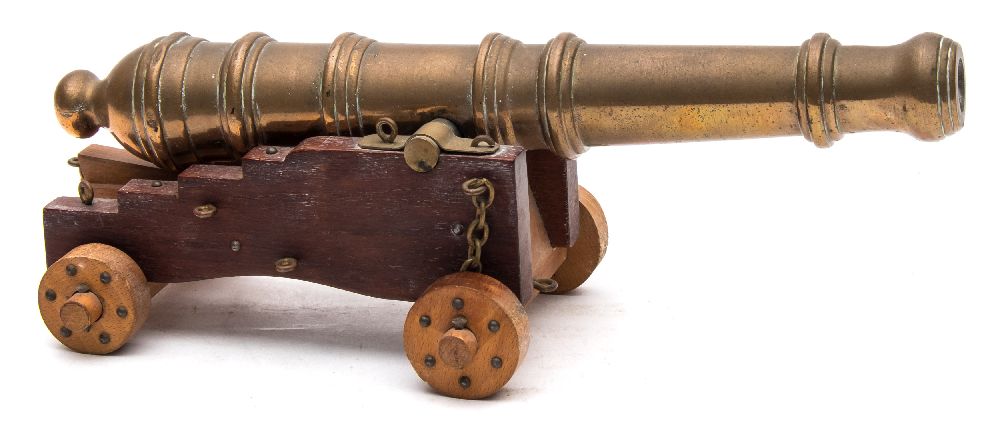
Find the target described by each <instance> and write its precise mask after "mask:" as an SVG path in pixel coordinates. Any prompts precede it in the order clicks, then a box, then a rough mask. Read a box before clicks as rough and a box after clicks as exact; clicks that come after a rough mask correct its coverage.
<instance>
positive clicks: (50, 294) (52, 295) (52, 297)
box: [45, 289, 56, 301]
mask: <svg viewBox="0 0 1000 443" xmlns="http://www.w3.org/2000/svg"><path fill="white" fill-rule="evenodd" d="M45 299H46V300H48V301H56V291H53V290H51V289H46V290H45Z"/></svg>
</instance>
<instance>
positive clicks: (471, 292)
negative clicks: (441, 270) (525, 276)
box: [403, 272, 529, 399]
mask: <svg viewBox="0 0 1000 443" xmlns="http://www.w3.org/2000/svg"><path fill="white" fill-rule="evenodd" d="M456 298H459V299H461V300H462V303H461V308H460V309H458V308H456V305H455V304H454V303H453V301H454V300H455V299H456ZM457 316H463V317H465V318H466V319H467V320H468V323H467V325H466V329H465V330H467V331H468V332H470V333H472V334H474V335H475V337H476V349H475V351H474V354H473V355H472V356H471V357H469V358H468V359H466V360H465V361H464V362H463V364H462V365H461V367H457V366H458V365H455V364H448V363H447V360H448V359H450V358H452V357H451V356H442V355H441V354H440V353H439V352H440V347H441V346H440V344H441V341H442V339H445V340H448V339H449V337H452V336H453V335H454V334H452V331H454V329H453V327H452V323H451V320H452V319H453V318H455V317H457ZM422 317H425V318H426V319H427V320H429V322H423V323H422V322H421V318H422ZM491 321H493V322H496V324H495V326H496V327H495V328H493V329H491V328H490V322H491ZM528 342H529V330H528V316H527V314H526V313H525V311H524V308H523V307H522V305H521V304H520V303H519V302H518V301H517V298H516V297H515V296H514V294H513V293H512V292H511V291H510V289H508V288H507V287H506V286H504V285H503V283H500V282H499V281H497V280H496V279H494V278H491V277H489V276H486V275H482V274H476V273H471V272H460V273H455V274H450V275H446V276H444V277H441V278H440V279H438V280H437V281H436V282H434V284H433V285H431V286H430V287H429V288H427V291H426V292H425V293H424V295H423V296H422V297H421V298H420V299H419V300H417V302H416V303H414V304H413V307H412V308H410V312H409V313H408V314H407V316H406V323H404V325H403V346H404V348H405V350H406V357H407V359H409V361H410V364H411V365H412V366H413V369H414V370H415V371H416V372H417V375H419V376H420V378H421V379H422V380H424V381H426V382H427V383H428V384H430V385H431V387H433V388H434V389H435V390H437V391H438V392H440V393H442V394H445V395H448V396H451V397H457V398H465V399H479V398H485V397H489V396H491V395H493V394H494V393H496V392H497V391H499V390H500V388H502V387H503V386H504V385H505V384H507V382H508V381H509V380H510V378H511V377H512V376H513V375H514V371H515V370H516V369H517V366H518V364H519V363H520V362H521V361H522V360H523V359H524V355H525V353H526V352H527V351H528ZM451 363H454V362H451Z"/></svg>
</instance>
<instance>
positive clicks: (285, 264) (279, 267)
mask: <svg viewBox="0 0 1000 443" xmlns="http://www.w3.org/2000/svg"><path fill="white" fill-rule="evenodd" d="M298 265H299V261H298V260H296V259H294V258H292V257H283V258H279V259H278V261H276V262H274V270H275V271H278V272H280V273H282V274H284V273H286V272H292V271H294V270H295V268H296V267H297V266H298Z"/></svg>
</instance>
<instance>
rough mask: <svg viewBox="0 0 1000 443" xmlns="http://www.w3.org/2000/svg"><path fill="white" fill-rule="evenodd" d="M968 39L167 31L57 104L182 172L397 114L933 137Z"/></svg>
mask: <svg viewBox="0 0 1000 443" xmlns="http://www.w3.org/2000/svg"><path fill="white" fill-rule="evenodd" d="M964 71H965V65H964V62H963V57H962V49H961V47H960V46H959V45H958V43H956V42H954V41H952V40H951V39H948V38H944V37H942V36H940V35H937V34H931V33H927V34H921V35H918V36H916V37H914V38H913V39H910V40H909V41H907V42H905V43H902V44H899V45H895V46H887V47H874V46H843V45H841V44H840V43H838V42H837V41H836V40H833V39H831V38H830V36H828V35H826V34H817V35H815V36H814V37H812V38H811V39H809V40H807V41H806V42H805V43H803V44H802V45H801V46H797V47H794V46H793V47H749V46H730V47H712V46H630V45H594V44H587V43H585V42H584V41H583V40H581V39H580V38H577V37H576V36H574V35H573V34H561V35H559V36H558V37H556V38H554V39H552V40H551V41H549V42H548V44H545V45H525V44H522V43H521V42H519V41H517V40H514V39H511V38H509V37H506V36H503V35H500V34H490V35H488V36H486V38H485V39H484V40H483V41H482V43H481V44H480V45H478V46H474V45H465V46H462V45H407V44H387V43H378V42H375V41H374V40H371V39H368V38H365V37H361V36H359V35H356V34H352V33H347V34H342V35H340V36H339V37H337V39H336V40H334V42H333V43H332V44H303V43H282V42H278V41H275V40H273V39H271V38H270V37H268V36H266V35H264V34H260V33H253V34H249V35H247V36H245V37H243V38H241V39H240V40H238V41H237V42H235V43H233V44H229V43H212V42H208V41H205V40H203V39H199V38H195V37H191V36H189V35H187V34H184V33H175V34H172V35H170V36H167V37H163V38H159V39H156V40H154V41H153V42H151V43H149V44H147V45H145V46H143V47H141V48H139V49H137V50H135V51H134V52H132V53H131V54H129V55H128V56H126V57H125V58H124V59H123V60H122V61H121V62H120V63H119V64H118V66H117V67H115V68H114V70H113V71H112V72H111V74H110V75H109V76H108V77H107V78H106V79H105V80H99V79H98V78H97V77H96V76H95V75H94V74H92V73H90V72H87V71H75V72H72V73H70V74H69V75H67V76H66V77H65V78H63V80H62V81H61V82H60V84H59V86H58V88H57V90H56V94H55V105H56V112H57V116H58V118H59V120H60V122H61V123H62V125H63V126H64V127H65V128H66V129H67V130H68V131H69V132H70V133H71V134H73V135H75V136H77V137H89V136H90V135H92V134H94V133H95V132H96V131H97V130H98V128H100V127H109V128H111V132H112V133H113V134H114V135H115V136H116V137H117V138H118V140H119V141H120V142H121V143H122V145H124V146H125V148H126V149H128V150H129V151H131V152H132V153H134V154H136V155H138V156H139V157H142V158H144V159H146V160H149V161H151V162H152V163H155V164H156V165H158V166H160V167H163V168H167V169H171V170H179V169H182V168H183V167H185V166H187V165H189V164H193V163H208V162H237V161H239V159H240V158H241V155H242V154H244V153H245V152H247V151H248V150H249V149H250V148H251V147H254V146H257V145H262V144H268V145H294V144H296V143H298V142H299V141H301V140H303V139H304V138H306V137H310V136H314V135H343V136H355V137H360V136H364V135H366V134H374V133H375V132H376V124H377V123H378V122H379V121H380V119H383V118H388V119H391V120H392V121H393V122H394V123H395V124H396V125H398V128H397V129H396V130H397V131H398V132H399V133H400V134H416V133H417V132H418V130H419V128H420V127H421V126H422V125H424V124H426V123H428V122H431V121H433V120H435V119H439V118H440V119H445V120H447V121H449V122H451V124H453V125H454V126H455V128H456V129H457V132H458V135H461V136H464V137H466V138H474V137H476V136H478V135H488V136H489V137H491V138H492V140H495V141H496V142H497V143H500V144H516V145H522V146H525V147H527V148H529V149H548V150H551V151H552V152H554V153H556V154H558V155H560V156H562V157H565V158H574V157H576V156H577V155H579V154H580V153H582V152H584V151H585V150H586V149H587V147H588V146H601V145H613V144H634V143H658V142H669V141H680V140H710V139H725V138H746V137H766V136H780V135H793V134H802V135H803V136H805V137H806V138H807V139H809V140H811V141H812V142H813V143H815V144H816V145H817V146H821V147H825V146H830V145H831V144H832V143H833V142H834V141H836V140H838V139H840V138H841V136H842V135H843V134H844V133H850V132H860V131H873V130H892V131H900V132H906V133H909V134H911V135H913V136H915V137H917V138H919V139H921V140H937V139H941V138H943V137H945V136H946V135H949V134H952V133H953V132H955V131H957V130H958V129H960V128H961V127H962V125H963V121H964V116H965V75H964V74H965V73H964Z"/></svg>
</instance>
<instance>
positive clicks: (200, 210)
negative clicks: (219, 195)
mask: <svg viewBox="0 0 1000 443" xmlns="http://www.w3.org/2000/svg"><path fill="white" fill-rule="evenodd" d="M216 210H217V208H216V207H215V205H213V204H211V203H206V204H203V205H201V206H198V207H195V208H194V216H195V217H198V218H209V217H211V216H213V215H215V211H216Z"/></svg>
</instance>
